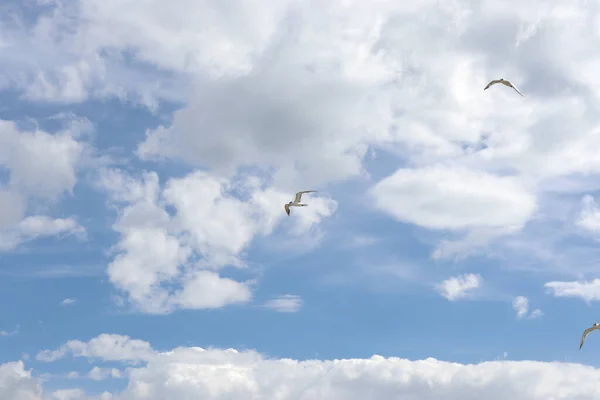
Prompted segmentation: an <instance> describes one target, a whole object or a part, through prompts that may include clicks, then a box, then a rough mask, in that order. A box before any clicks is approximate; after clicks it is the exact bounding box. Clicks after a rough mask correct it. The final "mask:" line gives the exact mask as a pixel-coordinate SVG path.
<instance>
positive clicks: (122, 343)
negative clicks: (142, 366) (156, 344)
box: [36, 334, 155, 363]
mask: <svg viewBox="0 0 600 400" xmlns="http://www.w3.org/2000/svg"><path fill="white" fill-rule="evenodd" d="M154 354H155V352H154V350H153V349H152V347H151V346H150V344H149V343H148V342H145V341H143V340H137V339H131V338H130V337H128V336H123V335H113V334H101V335H99V336H96V337H95V338H92V339H91V340H90V341H88V342H82V341H81V340H70V341H68V342H67V343H65V344H64V345H62V346H60V347H59V348H58V349H56V350H43V351H41V352H39V353H38V354H37V356H36V359H37V360H38V361H43V362H53V361H57V360H60V359H62V358H64V357H65V356H67V355H72V356H73V357H86V358H100V359H102V360H107V361H126V362H131V363H136V362H140V361H147V360H149V359H151V358H152V357H153V356H154Z"/></svg>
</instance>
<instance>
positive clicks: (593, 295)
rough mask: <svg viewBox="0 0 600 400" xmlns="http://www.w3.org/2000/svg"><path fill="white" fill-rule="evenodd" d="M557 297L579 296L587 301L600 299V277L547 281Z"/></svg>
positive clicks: (549, 288)
mask: <svg viewBox="0 0 600 400" xmlns="http://www.w3.org/2000/svg"><path fill="white" fill-rule="evenodd" d="M544 286H545V287H546V288H548V290H549V292H550V293H551V294H552V295H553V296H555V297H579V298H581V299H583V300H584V301H586V302H590V301H598V300H600V279H594V280H593V281H583V282H576V281H573V282H558V281H554V282H547V283H546V284H544Z"/></svg>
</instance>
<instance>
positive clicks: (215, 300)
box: [100, 170, 336, 313]
mask: <svg viewBox="0 0 600 400" xmlns="http://www.w3.org/2000/svg"><path fill="white" fill-rule="evenodd" d="M100 185H101V186H102V187H103V188H105V189H107V190H108V191H109V193H110V195H111V197H112V199H113V201H115V202H117V203H124V205H121V206H119V218H118V220H117V223H116V224H115V226H114V228H115V229H116V230H117V231H118V232H119V233H120V234H121V240H120V242H119V243H118V244H117V245H116V247H115V250H116V251H117V253H118V254H117V255H116V257H115V259H114V260H113V262H112V263H111V264H110V265H109V267H108V274H109V277H110V280H111V282H113V284H114V285H115V286H116V287H117V288H119V289H121V290H123V291H124V292H126V293H127V294H128V296H129V299H130V300H131V301H132V303H133V304H134V305H135V306H136V307H138V308H139V309H140V310H142V311H145V312H150V313H165V312H170V311H172V310H174V309H175V308H178V307H182V308H219V307H223V306H226V305H229V304H236V303H246V302H248V301H249V300H250V299H251V298H252V293H251V284H252V282H251V281H247V282H238V281H235V280H232V279H229V278H224V277H221V276H220V275H219V274H218V272H217V271H218V270H219V269H221V268H223V267H225V266H235V267H239V268H244V267H245V266H246V265H245V263H244V261H243V255H244V251H245V250H246V248H247V247H248V246H249V244H250V243H251V241H252V240H253V239H254V238H255V237H256V236H259V235H267V234H270V233H271V232H273V230H274V228H275V227H276V225H277V224H278V223H279V221H281V220H282V219H283V218H284V217H285V218H288V217H287V216H286V215H285V212H284V211H283V204H284V203H285V202H286V201H288V200H287V198H288V197H289V196H293V194H292V195H290V194H287V195H286V194H285V193H283V192H279V191H277V190H276V189H273V188H263V183H262V182H261V181H260V180H258V179H257V178H254V177H240V179H237V180H233V181H228V180H225V179H223V178H218V177H214V176H212V175H210V174H208V173H205V172H200V171H196V172H193V173H191V174H189V175H187V176H185V177H183V178H176V179H170V180H169V181H167V182H166V184H165V187H164V189H162V188H161V186H160V184H159V179H158V175H157V174H155V173H146V174H145V175H144V177H143V180H141V181H137V180H135V179H133V178H131V177H128V176H125V175H123V174H122V173H120V172H119V171H116V170H109V171H106V172H105V173H103V177H102V178H101V179H100ZM234 191H235V192H237V196H234V195H233V192H234ZM199 205H201V206H199ZM168 206H171V207H173V208H174V210H175V212H174V214H173V215H171V214H170V213H168V212H167V211H166V208H167V207H168ZM335 209H336V203H335V202H334V201H333V200H330V199H325V198H322V197H318V196H313V197H312V198H311V202H310V206H309V207H306V209H305V210H303V211H307V212H303V213H297V215H295V216H294V219H295V222H297V223H295V224H294V225H295V227H294V228H293V229H294V230H292V231H290V232H288V233H287V234H289V235H292V236H294V235H298V234H302V233H304V234H308V233H309V232H310V231H314V229H316V226H317V225H318V223H319V222H320V220H321V219H322V218H325V217H328V216H330V215H331V214H332V213H333V212H334V211H335ZM167 282H179V283H180V284H181V286H182V288H181V289H180V290H178V291H172V290H171V291H169V290H167V289H166V288H165V287H164V286H163V284H164V283H167Z"/></svg>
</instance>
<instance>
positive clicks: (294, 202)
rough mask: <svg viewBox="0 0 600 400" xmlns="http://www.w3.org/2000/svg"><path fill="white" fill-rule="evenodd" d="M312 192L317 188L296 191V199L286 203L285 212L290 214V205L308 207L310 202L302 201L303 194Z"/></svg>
mask: <svg viewBox="0 0 600 400" xmlns="http://www.w3.org/2000/svg"><path fill="white" fill-rule="evenodd" d="M312 192H316V190H305V191H303V192H298V193H296V198H295V199H294V201H290V202H289V203H287V204H286V205H284V206H283V208H285V212H286V213H287V215H290V207H306V206H307V205H308V204H302V203H300V201H301V199H302V195H303V194H304V193H312Z"/></svg>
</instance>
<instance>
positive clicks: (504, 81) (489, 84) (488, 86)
mask: <svg viewBox="0 0 600 400" xmlns="http://www.w3.org/2000/svg"><path fill="white" fill-rule="evenodd" d="M496 83H501V84H503V85H505V86H508V87H511V88H513V89H515V91H516V92H517V93H519V94H520V95H521V96H523V97H525V95H524V94H523V93H521V92H520V91H519V89H517V87H516V86H515V85H513V84H512V83H510V82H509V81H507V80H504V79H502V78H500V79H494V80H493V81H490V83H488V84H487V86H486V87H485V88H484V89H483V90H488V89H489V88H490V86H492V85H495V84H496Z"/></svg>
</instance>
